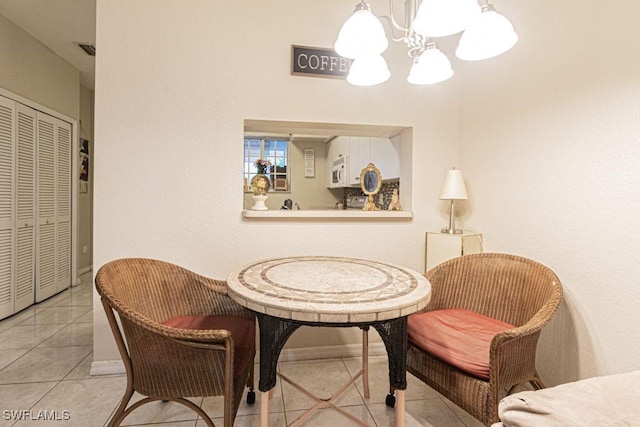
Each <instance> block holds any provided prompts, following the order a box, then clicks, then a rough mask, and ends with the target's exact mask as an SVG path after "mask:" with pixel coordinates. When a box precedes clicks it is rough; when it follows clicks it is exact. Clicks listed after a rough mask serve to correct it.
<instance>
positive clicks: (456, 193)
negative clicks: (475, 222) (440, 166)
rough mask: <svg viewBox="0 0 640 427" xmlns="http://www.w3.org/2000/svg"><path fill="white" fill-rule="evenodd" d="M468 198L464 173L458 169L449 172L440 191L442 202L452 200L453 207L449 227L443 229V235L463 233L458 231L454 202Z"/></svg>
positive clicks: (450, 211) (450, 210)
mask: <svg viewBox="0 0 640 427" xmlns="http://www.w3.org/2000/svg"><path fill="white" fill-rule="evenodd" d="M468 198H469V196H467V188H466V187H465V186H464V177H463V176H462V171H460V170H458V169H456V168H453V169H451V170H448V171H447V175H446V176H445V178H444V183H443V184H442V191H440V200H451V206H450V208H449V227H448V228H443V229H441V230H440V231H441V232H442V233H449V234H461V233H462V230H460V229H456V227H455V220H454V218H453V217H454V214H453V202H454V201H455V200H467V199H468Z"/></svg>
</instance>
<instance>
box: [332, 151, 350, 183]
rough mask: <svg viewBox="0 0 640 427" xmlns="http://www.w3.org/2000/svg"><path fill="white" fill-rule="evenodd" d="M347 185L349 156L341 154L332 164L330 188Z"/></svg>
mask: <svg viewBox="0 0 640 427" xmlns="http://www.w3.org/2000/svg"><path fill="white" fill-rule="evenodd" d="M346 186H347V158H346V156H341V157H339V158H338V160H334V161H333V163H332V164H331V182H329V188H338V187H346Z"/></svg>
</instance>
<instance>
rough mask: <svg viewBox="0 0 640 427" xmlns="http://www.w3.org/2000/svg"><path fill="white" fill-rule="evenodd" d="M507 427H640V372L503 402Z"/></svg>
mask: <svg viewBox="0 0 640 427" xmlns="http://www.w3.org/2000/svg"><path fill="white" fill-rule="evenodd" d="M498 415H499V417H500V420H501V421H502V422H501V423H497V424H494V426H504V427H541V426H544V427H555V426H558V427H560V426H562V427H574V426H575V427H587V426H597V427H604V426H611V427H612V426H616V427H618V426H640V371H634V372H629V373H626V374H616V375H607V376H602V377H594V378H589V379H586V380H582V381H576V382H572V383H568V384H562V385H559V386H556V387H551V388H546V389H543V390H538V391H523V392H520V393H515V394H512V395H511V396H507V397H505V398H504V399H502V400H501V401H500V404H499V406H498Z"/></svg>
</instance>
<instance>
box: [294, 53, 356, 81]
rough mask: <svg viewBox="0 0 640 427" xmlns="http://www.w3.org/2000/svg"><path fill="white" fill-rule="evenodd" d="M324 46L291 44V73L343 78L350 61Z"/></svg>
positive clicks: (347, 71)
mask: <svg viewBox="0 0 640 427" xmlns="http://www.w3.org/2000/svg"><path fill="white" fill-rule="evenodd" d="M352 61H353V60H352V59H349V58H345V57H343V56H340V55H338V54H337V53H336V51H335V50H333V49H330V48H326V47H309V46H296V45H291V74H292V75H297V76H314V77H329V78H339V79H345V78H346V77H347V74H349V68H351V62H352Z"/></svg>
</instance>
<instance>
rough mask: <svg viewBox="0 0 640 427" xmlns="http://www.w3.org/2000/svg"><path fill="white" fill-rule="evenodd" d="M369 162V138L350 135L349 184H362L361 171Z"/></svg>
mask: <svg viewBox="0 0 640 427" xmlns="http://www.w3.org/2000/svg"><path fill="white" fill-rule="evenodd" d="M367 164H369V138H368V137H364V136H350V137H349V175H348V177H347V182H348V183H349V186H360V172H362V169H364V168H366V167H367Z"/></svg>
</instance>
